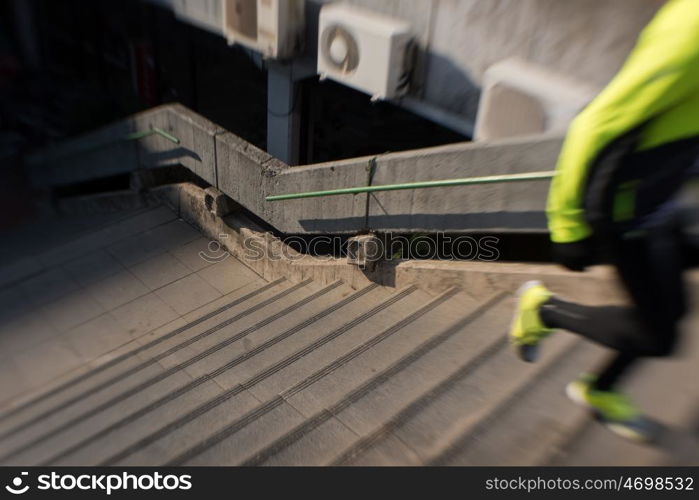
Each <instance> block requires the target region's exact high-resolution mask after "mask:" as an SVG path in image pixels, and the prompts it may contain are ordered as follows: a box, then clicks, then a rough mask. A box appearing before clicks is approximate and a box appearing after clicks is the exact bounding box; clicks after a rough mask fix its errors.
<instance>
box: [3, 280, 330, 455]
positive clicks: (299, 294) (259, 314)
mask: <svg viewBox="0 0 699 500" xmlns="http://www.w3.org/2000/svg"><path fill="white" fill-rule="evenodd" d="M337 286H339V283H338V284H334V285H331V286H329V287H324V288H322V289H320V288H319V287H318V286H317V285H315V284H313V283H312V282H310V281H307V282H302V283H299V284H297V285H294V286H292V287H291V288H290V289H289V290H291V293H289V294H287V295H285V296H283V297H282V298H279V299H277V300H275V301H274V302H272V303H271V304H270V305H269V306H267V307H278V308H281V310H278V311H275V310H274V309H271V311H267V310H266V309H265V308H263V309H260V310H259V311H256V312H255V313H254V314H252V315H249V316H246V317H245V318H242V319H238V320H236V321H231V319H233V318H231V319H229V320H227V321H225V322H224V323H223V325H225V326H224V327H223V328H215V333H213V334H212V335H211V337H216V338H215V339H213V340H216V341H217V342H216V343H214V344H213V345H207V346H199V345H198V344H199V343H200V342H202V340H203V341H208V342H209V343H210V342H211V340H212V339H211V337H206V338H204V339H202V340H199V341H197V342H195V343H191V344H190V345H187V349H194V352H192V353H191V357H187V358H186V359H184V360H182V361H180V362H177V360H174V361H173V360H170V363H171V364H168V365H167V366H166V367H162V366H160V364H159V363H150V364H148V367H147V368H146V370H149V371H150V372H151V373H149V374H148V376H146V375H144V373H143V372H140V371H139V373H138V374H135V375H133V376H131V377H129V378H128V379H127V380H126V381H119V382H118V383H117V385H115V386H110V387H109V388H107V389H105V390H102V391H100V392H99V393H97V394H94V395H91V396H90V397H88V398H85V399H83V400H80V401H76V402H75V403H73V404H71V405H69V406H66V407H65V409H62V410H61V411H59V412H57V413H56V414H52V415H50V416H46V418H45V419H44V420H43V421H42V422H41V424H42V425H41V426H39V425H38V424H34V425H32V426H29V427H27V428H25V429H24V430H22V431H20V432H18V433H15V434H14V435H12V436H11V437H8V438H6V441H5V442H9V441H12V442H13V443H12V444H14V443H20V445H19V447H17V448H16V450H23V452H31V451H32V449H34V448H35V447H36V446H37V445H39V444H40V445H41V448H42V449H45V450H55V449H59V448H60V447H61V444H65V443H63V441H62V440H63V439H64V438H65V436H64V433H65V432H67V433H68V434H71V433H72V434H79V433H80V432H81V431H82V432H84V431H85V430H86V429H87V428H88V426H90V425H92V426H95V427H101V426H104V425H108V424H110V423H112V420H114V419H116V418H118V417H119V415H121V414H123V413H124V412H126V413H128V412H130V411H136V410H138V409H140V408H141V407H142V406H145V405H147V404H149V403H150V402H151V401H152V399H153V398H154V397H155V396H156V395H160V394H162V393H163V392H165V393H168V392H170V391H171V390H175V389H179V388H180V386H183V385H185V384H187V383H189V382H191V377H190V376H189V375H188V374H187V373H186V371H184V370H185V368H187V367H188V366H192V365H194V364H196V363H198V362H200V361H201V360H203V359H205V358H207V357H209V356H210V355H212V354H215V353H216V352H217V351H219V350H220V349H223V348H226V347H228V346H230V345H231V344H233V343H236V342H239V341H242V340H244V338H245V337H247V336H248V335H250V334H251V333H253V332H255V331H256V330H258V329H260V328H262V327H263V326H268V325H271V324H272V323H274V322H275V321H279V320H281V319H282V318H283V317H284V316H286V315H289V314H291V313H294V312H296V311H297V309H298V308H300V307H301V306H302V305H306V303H310V302H312V301H314V300H319V299H320V298H322V296H323V295H324V294H325V293H327V292H329V291H331V290H333V289H335V288H337ZM309 287H310V288H309ZM272 304H273V305H274V306H272ZM271 313H273V314H271ZM252 322H254V323H253V324H252V325H250V326H247V328H245V326H246V325H248V324H249V323H252ZM241 328H243V329H242V330H241ZM269 328H271V329H273V328H275V327H274V326H269ZM277 328H278V327H277ZM166 352H167V351H166ZM181 353H182V351H178V352H177V353H176V355H178V354H181ZM139 355H140V354H139ZM170 357H172V356H168V357H165V358H163V359H161V360H159V361H160V362H161V363H162V362H163V361H164V360H168V358H170ZM173 380H175V381H173ZM115 405H119V413H117V412H111V413H110V411H109V410H110V409H112V408H114V406H115ZM77 424H79V426H80V427H79V428H77V429H76V428H75V426H76V425H77ZM51 425H53V427H50V426H51ZM47 427H48V430H47ZM15 446H17V445H15ZM8 455H14V459H13V460H16V459H17V458H19V457H20V456H21V455H17V454H16V453H15V452H13V451H11V452H10V453H8Z"/></svg>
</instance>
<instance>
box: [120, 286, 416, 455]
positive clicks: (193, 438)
mask: <svg viewBox="0 0 699 500" xmlns="http://www.w3.org/2000/svg"><path fill="white" fill-rule="evenodd" d="M379 292H380V293H381V294H385V290H380V291H379ZM413 294H417V296H418V297H417V298H413V297H412V295H413ZM420 295H421V294H420V293H418V292H416V291H415V289H414V288H410V289H406V290H403V291H402V292H398V293H395V294H391V295H390V296H389V297H387V298H385V299H384V300H383V301H378V303H377V300H376V299H377V297H378V298H380V296H381V295H378V296H377V297H372V296H367V297H365V298H363V299H362V300H361V301H358V303H357V304H356V306H357V307H356V309H355V311H354V312H353V314H345V313H344V308H343V309H341V310H340V311H338V312H337V313H335V314H333V315H330V316H328V317H327V318H326V319H325V320H324V322H323V324H322V325H320V324H319V325H318V326H315V325H314V327H313V328H312V329H311V331H310V332H306V334H308V333H310V334H311V336H310V337H308V338H307V343H306V344H305V345H303V346H302V347H301V348H300V349H297V350H295V351H291V350H289V351H287V352H286V353H285V355H284V357H283V358H281V359H278V360H277V361H276V362H275V363H274V364H272V365H268V366H264V365H261V366H257V369H256V372H255V374H254V375H252V376H251V377H249V378H248V380H246V381H244V382H243V384H242V385H236V386H233V387H231V388H230V389H229V390H228V391H227V392H226V397H225V398H223V399H222V400H221V401H220V402H215V403H216V404H214V405H213V410H214V411H212V410H209V411H207V412H205V413H203V414H202V415H201V416H199V415H196V414H195V415H194V417H196V418H192V417H191V416H187V415H185V416H183V417H182V418H181V421H180V422H178V423H177V425H176V426H174V428H173V429H164V430H165V431H167V432H162V433H159V434H157V435H156V437H157V438H158V441H157V442H153V441H152V440H149V442H148V443H146V444H140V445H139V446H138V447H136V449H134V450H132V451H129V455H128V456H122V457H117V458H118V461H117V463H122V464H138V463H144V462H145V463H148V462H150V463H152V460H153V456H152V454H153V450H156V449H158V448H160V449H166V450H168V455H169V456H170V458H171V459H174V458H176V457H177V456H179V455H181V454H182V453H185V452H186V451H187V450H188V449H190V448H191V447H194V446H197V445H198V444H200V443H201V441H202V438H205V437H208V436H211V431H212V429H213V428H218V429H219V432H220V430H221V428H222V427H224V428H225V426H226V424H229V425H230V423H231V422H236V421H237V420H238V419H231V418H228V419H226V418H224V419H220V420H216V421H212V420H211V418H210V416H211V415H212V414H213V413H214V412H217V411H218V410H219V409H220V407H221V406H227V407H230V408H232V407H235V406H236V405H237V398H238V394H241V393H248V390H253V389H254V388H255V386H256V384H259V383H261V382H263V381H264V380H265V379H266V378H268V377H272V376H274V375H276V374H278V373H279V372H280V371H282V370H286V369H289V368H291V367H293V366H294V364H295V363H297V362H299V361H302V360H304V359H305V358H306V357H307V356H312V355H315V354H316V352H317V351H318V350H321V349H323V348H325V347H326V346H328V345H330V344H332V343H334V342H337V341H342V340H343V339H344V338H345V336H347V335H350V334H354V333H355V332H363V331H365V329H366V324H365V322H366V321H367V320H368V319H369V318H377V319H381V318H382V314H386V313H389V315H390V311H391V308H395V307H399V305H400V304H403V301H406V299H407V298H411V299H413V300H424V298H423V299H420V297H419V296H420ZM388 304H390V306H388ZM408 305H409V306H410V303H409V302H408ZM354 306H355V305H354V304H353V307H354ZM387 307H388V309H387ZM352 317H354V319H351V318H352ZM381 320H383V319H381ZM280 354H282V353H280ZM291 383H292V381H291V380H290V379H289V378H287V384H288V385H290V384H291ZM246 388H247V389H246ZM258 406H259V405H258ZM269 409H270V410H271V409H274V408H272V407H271V406H270V407H269ZM246 418H249V415H247V416H246ZM172 430H176V432H174V433H173V432H172ZM158 453H159V455H158V456H160V457H161V460H162V457H163V455H162V452H158ZM122 460H124V461H123V462H122ZM142 460H143V461H144V462H141V461H142ZM109 463H112V462H111V461H110V462H109Z"/></svg>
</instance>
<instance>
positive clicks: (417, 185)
mask: <svg viewBox="0 0 699 500" xmlns="http://www.w3.org/2000/svg"><path fill="white" fill-rule="evenodd" d="M554 175H556V172H555V171H553V170H551V171H546V172H528V173H526V174H509V175H490V176H486V177H467V178H463V179H445V180H441V181H425V182H408V183H404V184H385V185H383V186H360V187H353V188H342V189H331V190H327V191H309V192H306V193H291V194H277V195H273V196H268V197H267V198H265V200H267V201H281V200H297V199H299V198H319V197H321V196H337V195H340V194H359V193H374V192H376V191H399V190H401V189H425V188H436V187H450V186H470V185H474V184H496V183H500V182H518V181H539V180H546V179H552V178H553V176H554Z"/></svg>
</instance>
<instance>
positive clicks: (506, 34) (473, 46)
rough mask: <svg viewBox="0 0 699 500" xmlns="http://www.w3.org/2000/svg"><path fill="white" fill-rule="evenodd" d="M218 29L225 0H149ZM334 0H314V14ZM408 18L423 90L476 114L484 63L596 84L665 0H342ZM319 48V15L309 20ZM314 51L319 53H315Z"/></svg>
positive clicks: (432, 100) (450, 107) (458, 110)
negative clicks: (508, 63) (529, 67)
mask: <svg viewBox="0 0 699 500" xmlns="http://www.w3.org/2000/svg"><path fill="white" fill-rule="evenodd" d="M150 1H152V2H154V3H158V4H161V5H164V6H170V8H172V9H173V10H175V11H176V12H177V13H178V15H179V16H180V17H182V18H183V19H189V20H190V22H192V23H193V24H197V25H199V26H202V27H204V28H206V29H209V30H211V31H214V32H217V30H218V28H219V26H220V22H218V21H217V20H216V17H215V16H216V13H217V12H220V11H221V0H150ZM331 1H334V0H307V4H308V5H309V6H310V7H309V8H308V9H307V15H310V16H315V15H317V9H318V7H320V5H322V4H324V3H329V2H331ZM343 1H346V2H347V3H351V4H355V5H359V6H362V7H365V8H369V9H372V10H375V11H379V12H383V13H385V14H388V15H391V16H394V17H398V18H402V19H405V20H407V21H409V22H410V23H411V24H412V26H413V29H414V31H415V34H416V36H417V39H418V40H419V43H420V46H421V48H422V51H423V53H424V57H422V58H421V60H420V64H419V68H418V72H417V73H418V83H419V88H418V89H417V93H418V97H420V98H421V99H424V102H426V103H427V104H431V105H434V106H435V107H437V108H438V109H442V110H445V111H449V112H451V113H453V114H455V115H460V116H464V117H468V118H469V119H474V118H475V113H476V110H477V105H478V98H479V90H480V87H481V83H482V78H483V74H484V72H485V70H486V69H487V68H488V67H489V66H491V65H492V64H495V63H497V62H498V61H501V60H503V59H506V58H509V57H519V58H522V59H524V60H526V61H530V62H533V63H537V64H541V65H542V66H544V67H547V68H549V69H550V70H553V71H558V72H560V73H562V74H563V75H566V76H568V77H571V78H575V79H579V80H581V81H582V82H585V83H588V84H590V85H594V86H597V87H602V86H604V85H605V84H606V83H607V82H608V81H609V80H610V79H611V77H612V76H613V75H614V74H615V72H616V71H617V70H618V68H619V67H620V66H621V64H622V63H623V61H624V59H625V58H626V56H627V55H628V52H629V51H630V49H631V48H632V47H633V45H634V43H635V40H636V38H637V36H638V33H639V31H640V30H641V29H642V28H643V26H645V25H646V24H647V22H648V21H649V19H651V18H652V16H653V14H654V13H655V12H656V11H657V8H658V6H659V5H660V4H662V1H661V0H343ZM307 22H308V25H309V26H308V28H309V29H308V33H307V36H308V37H309V38H311V40H309V43H307V47H308V49H309V51H310V52H315V40H313V38H314V37H315V36H317V30H315V29H314V26H313V24H314V23H315V22H316V20H315V19H307ZM310 55H311V56H313V57H315V54H310Z"/></svg>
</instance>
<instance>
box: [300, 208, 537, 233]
mask: <svg viewBox="0 0 699 500" xmlns="http://www.w3.org/2000/svg"><path fill="white" fill-rule="evenodd" d="M299 223H300V224H301V227H303V228H304V229H305V230H306V231H308V232H317V233H323V232H326V233H332V232H337V231H363V230H367V229H372V228H380V229H381V230H382V231H385V230H395V231H404V230H405V228H430V229H431V230H434V231H456V232H459V231H464V232H468V231H479V230H486V229H487V230H488V231H493V228H498V227H518V228H521V230H531V231H534V232H539V231H541V232H544V231H545V230H546V215H545V214H544V213H543V212H489V213H473V212H469V213H450V214H426V213H408V214H391V215H371V216H369V218H368V224H367V219H366V218H365V217H345V218H337V219H304V220H301V221H299Z"/></svg>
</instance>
